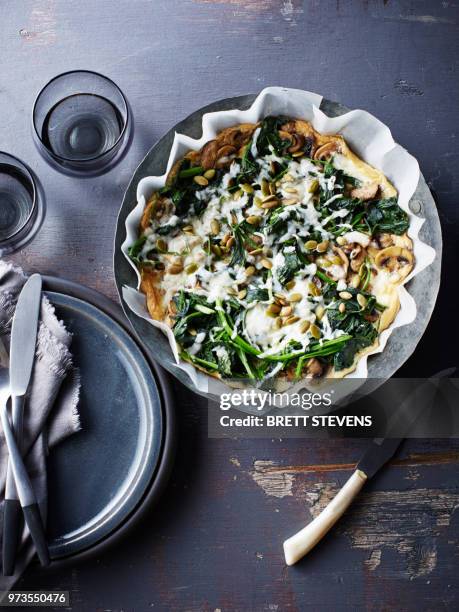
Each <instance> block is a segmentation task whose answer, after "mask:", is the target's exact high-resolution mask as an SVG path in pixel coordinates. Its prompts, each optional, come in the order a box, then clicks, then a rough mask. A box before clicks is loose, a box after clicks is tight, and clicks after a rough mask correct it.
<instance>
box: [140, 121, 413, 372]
mask: <svg viewBox="0 0 459 612" xmlns="http://www.w3.org/2000/svg"><path fill="white" fill-rule="evenodd" d="M408 228H409V217H408V215H407V213H406V212H405V211H404V210H402V209H401V208H400V206H399V205H398V203H397V191H396V189H395V188H394V186H393V185H392V184H391V183H390V182H389V181H388V180H387V178H386V177H385V176H384V175H383V174H382V173H381V172H380V171H378V170H376V169H375V168H373V167H371V166H369V165H368V164H366V163H365V162H363V161H362V160H361V159H359V158H358V157H357V156H356V155H355V154H354V153H353V152H352V151H351V150H350V148H349V147H348V146H347V144H346V142H345V141H344V139H343V138H342V137H341V136H339V135H332V136H325V135H322V134H319V133H318V132H317V131H315V130H314V129H313V128H312V126H311V125H310V124H309V123H307V122H306V121H302V120H298V119H290V118H286V117H280V116H275V117H267V118H265V119H264V120H263V121H261V122H260V123H258V124H242V125H237V126H235V127H230V128H227V129H225V130H223V131H221V132H220V133H219V134H218V135H217V136H216V138H215V139H214V140H211V141H210V142H208V143H206V144H205V146H204V147H203V148H202V149H201V150H200V151H190V152H188V153H187V154H186V155H185V156H184V158H183V159H181V160H180V161H179V162H177V163H176V164H175V165H174V166H173V168H172V169H171V171H170V172H169V175H168V178H167V182H166V185H165V187H164V188H162V189H161V190H159V191H157V192H155V193H153V194H152V195H151V197H150V198H149V200H148V202H147V204H146V207H145V210H144V213H143V217H142V220H141V223H140V231H139V238H138V240H137V241H136V242H135V243H134V244H133V245H132V246H131V247H130V251H129V255H130V257H131V259H132V260H133V262H134V263H135V264H136V265H137V267H138V268H139V271H140V275H141V279H142V280H141V287H140V288H141V291H143V292H144V293H145V295H146V300H147V307H148V310H149V313H150V315H151V317H152V318H153V319H155V320H157V321H162V322H164V323H166V324H167V325H168V326H170V327H171V328H172V330H173V333H174V336H175V339H176V342H177V345H178V347H179V352H180V356H181V358H182V359H184V360H186V361H189V362H191V363H192V364H194V366H195V367H196V368H198V369H200V370H203V371H205V372H206V373H208V374H210V375H213V376H218V377H221V378H225V379H238V378H244V379H247V378H249V379H253V380H258V381H265V380H267V379H269V378H273V377H284V378H287V379H288V380H295V379H302V378H305V377H309V378H311V377H312V378H317V377H323V376H328V377H342V376H345V375H346V374H348V373H349V372H350V371H352V370H353V369H355V367H356V365H357V362H358V360H359V359H360V358H361V357H362V356H363V354H364V353H366V352H369V351H371V350H373V349H374V348H375V347H376V346H377V345H378V338H379V335H380V333H381V332H382V331H383V330H384V329H386V328H387V327H388V326H389V325H390V324H391V323H392V321H393V320H394V318H395V316H396V314H397V311H398V309H399V297H398V290H397V288H398V285H400V284H402V283H403V282H404V280H405V279H406V277H407V275H408V274H409V273H410V271H411V270H412V268H413V266H414V256H413V244H412V241H411V239H410V238H409V237H408V235H407V230H408Z"/></svg>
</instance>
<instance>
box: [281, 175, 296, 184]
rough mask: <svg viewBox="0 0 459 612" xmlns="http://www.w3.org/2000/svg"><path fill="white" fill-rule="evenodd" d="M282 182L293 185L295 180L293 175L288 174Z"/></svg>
mask: <svg viewBox="0 0 459 612" xmlns="http://www.w3.org/2000/svg"><path fill="white" fill-rule="evenodd" d="M282 180H283V181H286V182H289V183H291V182H292V181H294V180H295V179H294V178H293V176H292V175H291V174H289V173H288V172H287V174H284V176H283V177H282Z"/></svg>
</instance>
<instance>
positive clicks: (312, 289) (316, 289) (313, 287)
mask: <svg viewBox="0 0 459 612" xmlns="http://www.w3.org/2000/svg"><path fill="white" fill-rule="evenodd" d="M308 288H309V292H310V294H311V295H313V296H314V297H318V296H319V295H321V291H320V289H319V287H318V286H317V285H316V284H315V283H312V282H310V283H309V284H308Z"/></svg>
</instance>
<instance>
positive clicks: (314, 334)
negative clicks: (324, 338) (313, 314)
mask: <svg viewBox="0 0 459 612" xmlns="http://www.w3.org/2000/svg"><path fill="white" fill-rule="evenodd" d="M309 331H310V332H311V336H312V337H313V338H315V339H316V340H318V339H319V338H320V336H321V335H322V334H321V332H320V329H319V328H318V327H317V325H314V323H313V324H312V325H311V327H310V328H309Z"/></svg>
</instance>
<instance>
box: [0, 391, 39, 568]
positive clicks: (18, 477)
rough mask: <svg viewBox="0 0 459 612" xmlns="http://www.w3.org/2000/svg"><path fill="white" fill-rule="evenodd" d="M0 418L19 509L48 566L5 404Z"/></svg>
mask: <svg viewBox="0 0 459 612" xmlns="http://www.w3.org/2000/svg"><path fill="white" fill-rule="evenodd" d="M0 418H1V421H2V426H3V433H4V436H5V440H6V445H7V447H8V453H9V460H10V461H9V463H10V465H11V470H12V472H13V475H14V480H15V483H16V489H17V493H18V497H19V503H20V508H21V509H22V512H23V513H24V517H25V521H26V524H27V527H28V528H29V531H30V535H31V537H32V541H33V543H34V544H35V548H36V550H37V555H38V558H39V559H40V563H41V564H42V565H43V566H47V565H49V564H50V562H51V561H50V557H49V550H48V545H47V543H46V537H45V529H44V526H43V521H42V518H41V514H40V508H39V506H38V502H37V498H36V497H35V493H34V490H33V487H32V483H31V482H30V479H29V476H28V474H27V470H26V468H25V465H24V461H23V460H22V457H21V453H20V451H19V448H18V446H17V444H16V441H15V439H14V436H13V432H12V430H11V425H10V421H9V418H8V414H7V412H6V403H4V404H3V405H2V406H0Z"/></svg>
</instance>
